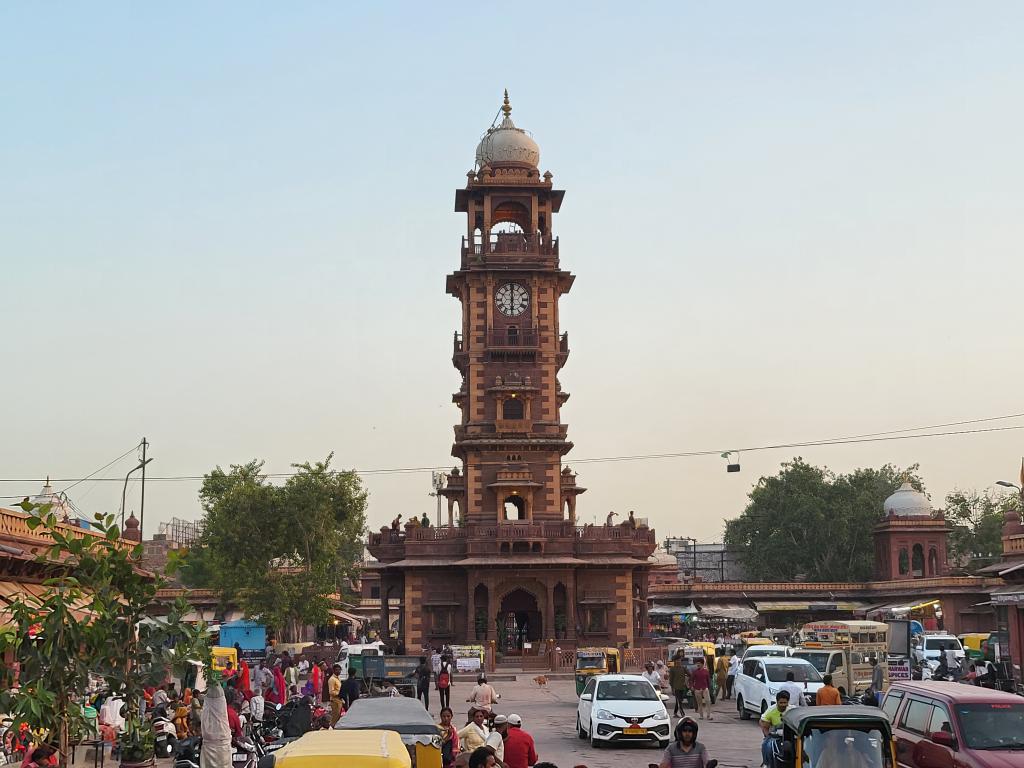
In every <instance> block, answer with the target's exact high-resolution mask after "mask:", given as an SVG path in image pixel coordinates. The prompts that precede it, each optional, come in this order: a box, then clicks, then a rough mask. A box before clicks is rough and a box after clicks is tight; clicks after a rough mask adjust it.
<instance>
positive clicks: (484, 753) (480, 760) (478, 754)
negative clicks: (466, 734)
mask: <svg viewBox="0 0 1024 768" xmlns="http://www.w3.org/2000/svg"><path fill="white" fill-rule="evenodd" d="M466 765H468V766H469V768H493V766H494V765H496V763H495V761H494V753H493V752H492V751H491V750H489V749H488V748H487V747H477V748H476V749H474V750H473V751H472V753H470V755H469V761H468V762H467V763H466Z"/></svg>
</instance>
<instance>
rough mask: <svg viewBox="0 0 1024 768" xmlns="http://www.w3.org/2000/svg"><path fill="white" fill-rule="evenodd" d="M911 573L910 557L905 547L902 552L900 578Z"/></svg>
mask: <svg viewBox="0 0 1024 768" xmlns="http://www.w3.org/2000/svg"><path fill="white" fill-rule="evenodd" d="M908 573H910V555H908V554H907V548H906V547H903V548H902V549H901V550H900V576H906V575H907V574H908Z"/></svg>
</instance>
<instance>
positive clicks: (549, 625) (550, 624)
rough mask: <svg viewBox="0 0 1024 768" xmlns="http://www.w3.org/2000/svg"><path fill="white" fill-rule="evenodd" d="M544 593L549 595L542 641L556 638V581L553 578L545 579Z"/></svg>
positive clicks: (545, 609) (545, 608) (545, 607)
mask: <svg viewBox="0 0 1024 768" xmlns="http://www.w3.org/2000/svg"><path fill="white" fill-rule="evenodd" d="M544 591H545V592H546V593H547V604H546V605H545V606H544V631H543V632H541V639H542V640H543V639H544V638H548V637H554V636H555V580H554V578H552V577H551V576H548V577H547V578H545V579H544Z"/></svg>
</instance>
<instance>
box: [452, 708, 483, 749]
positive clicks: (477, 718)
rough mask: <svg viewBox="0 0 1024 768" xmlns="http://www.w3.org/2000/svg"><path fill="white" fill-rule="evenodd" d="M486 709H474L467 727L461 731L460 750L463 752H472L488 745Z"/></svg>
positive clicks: (471, 711)
mask: <svg viewBox="0 0 1024 768" xmlns="http://www.w3.org/2000/svg"><path fill="white" fill-rule="evenodd" d="M486 722H487V710H486V709H472V710H470V713H469V720H468V721H467V722H466V725H465V727H463V729H462V730H461V731H459V748H460V749H461V750H462V751H463V752H472V751H474V750H476V749H479V748H480V747H482V746H483V745H484V744H486V743H487V734H488V730H487V726H486V725H485V724H484V723H486Z"/></svg>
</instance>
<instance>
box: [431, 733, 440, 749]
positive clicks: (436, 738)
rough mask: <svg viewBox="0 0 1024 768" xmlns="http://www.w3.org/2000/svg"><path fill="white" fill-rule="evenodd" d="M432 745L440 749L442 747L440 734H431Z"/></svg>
mask: <svg viewBox="0 0 1024 768" xmlns="http://www.w3.org/2000/svg"><path fill="white" fill-rule="evenodd" d="M430 746H432V747H434V748H436V749H440V748H441V737H440V736H431V737H430Z"/></svg>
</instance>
